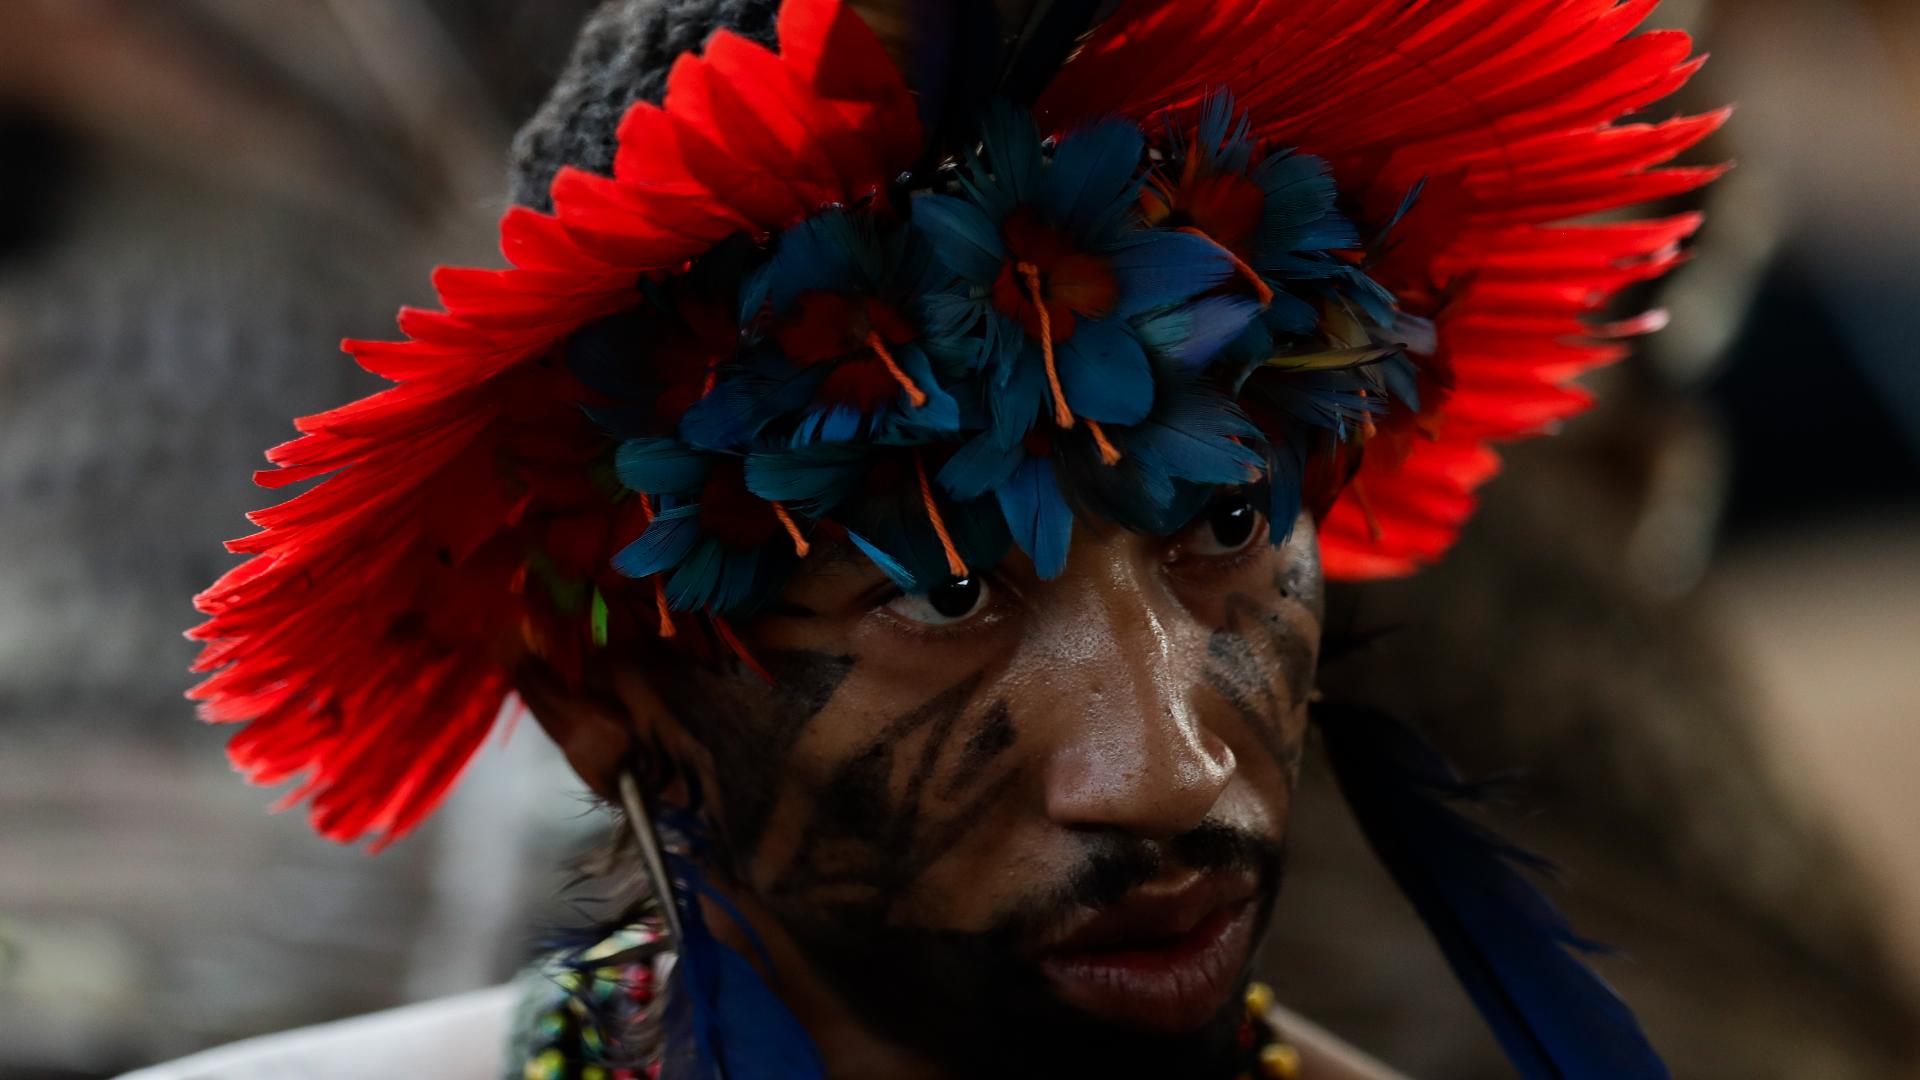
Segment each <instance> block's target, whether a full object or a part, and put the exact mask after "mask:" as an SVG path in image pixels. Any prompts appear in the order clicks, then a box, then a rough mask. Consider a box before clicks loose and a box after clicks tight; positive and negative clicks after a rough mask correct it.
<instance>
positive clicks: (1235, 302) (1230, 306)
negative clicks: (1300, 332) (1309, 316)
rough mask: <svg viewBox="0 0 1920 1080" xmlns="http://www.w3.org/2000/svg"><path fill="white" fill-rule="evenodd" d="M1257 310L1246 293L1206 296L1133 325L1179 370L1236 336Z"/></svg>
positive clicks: (1196, 365) (1202, 362) (1200, 362)
mask: <svg viewBox="0 0 1920 1080" xmlns="http://www.w3.org/2000/svg"><path fill="white" fill-rule="evenodd" d="M1284 295H1285V294H1282V293H1275V294H1274V300H1275V301H1276V302H1279V301H1280V300H1281V298H1282V296H1284ZM1287 299H1288V300H1291V299H1292V298H1291V297H1287ZM1294 302H1295V303H1298V301H1294ZM1260 314H1261V311H1260V305H1259V304H1256V303H1254V302H1253V301H1252V300H1249V299H1247V298H1246V297H1243V296H1208V297H1203V298H1201V299H1199V300H1196V301H1194V302H1193V303H1191V304H1186V305H1183V306H1181V307H1177V308H1173V309H1170V310H1168V311H1165V312H1161V313H1158V314H1155V315H1151V316H1148V317H1146V318H1142V319H1139V320H1136V322H1135V323H1134V328H1135V331H1136V332H1137V333H1138V334H1139V335H1140V337H1141V339H1142V340H1144V341H1145V342H1146V343H1147V345H1148V346H1150V347H1151V348H1153V350H1154V351H1155V352H1157V353H1159V354H1160V355H1162V356H1166V357H1170V358H1172V359H1174V360H1177V361H1179V362H1180V364H1179V366H1180V368H1181V370H1182V371H1185V372H1192V371H1198V370H1199V369H1200V368H1202V367H1205V366H1206V364H1207V362H1208V361H1210V360H1212V359H1213V358H1214V357H1215V356H1217V355H1219V354H1220V351H1221V350H1222V349H1225V348H1226V347H1227V346H1228V345H1229V344H1232V343H1233V342H1234V341H1235V340H1236V339H1238V338H1239V337H1240V335H1241V334H1243V333H1245V332H1246V329H1247V326H1248V324H1250V323H1251V322H1253V321H1254V319H1256V318H1257V317H1259V316H1260ZM1308 326H1309V328H1311V326H1312V323H1309V324H1308Z"/></svg>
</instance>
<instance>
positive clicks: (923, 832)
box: [658, 526, 1318, 1080]
mask: <svg viewBox="0 0 1920 1080" xmlns="http://www.w3.org/2000/svg"><path fill="white" fill-rule="evenodd" d="M1300 532H1301V533H1302V534H1303V538H1301V539H1297V540H1296V541H1295V542H1294V543H1293V544H1292V545H1291V546H1290V547H1289V548H1287V549H1284V550H1277V551H1276V550H1274V549H1270V548H1266V547H1263V546H1254V547H1251V548H1246V549H1245V550H1235V551H1231V552H1228V553H1226V554H1225V555H1223V556H1221V557H1217V558H1215V557H1199V556H1193V557H1189V556H1188V555H1186V554H1184V553H1182V554H1178V555H1170V554H1168V552H1169V551H1171V550H1173V546H1172V545H1171V544H1170V543H1169V542H1168V541H1158V540H1153V539H1151V538H1143V537H1140V536H1138V535H1135V534H1126V533H1118V532H1117V533H1115V534H1113V535H1112V536H1111V537H1108V538H1104V539H1102V540H1101V541H1099V542H1098V543H1099V546H1098V547H1097V548H1096V545H1095V544H1094V543H1093V542H1090V543H1089V544H1088V545H1086V546H1085V547H1083V548H1082V549H1081V551H1082V555H1081V556H1079V558H1083V559H1087V560H1088V561H1087V562H1085V563H1075V564H1074V565H1073V566H1071V567H1070V568H1069V570H1068V572H1067V574H1066V575H1065V576H1064V577H1062V578H1061V579H1058V580H1056V581H1052V582H1045V583H1042V582H1039V581H1037V580H1035V579H1029V578H1021V577H1019V576H1017V574H1013V575H1012V576H1009V574H1010V572H1009V571H1007V570H1006V568H1004V567H1003V568H1000V569H997V570H995V571H994V572H993V575H992V577H993V582H992V585H991V588H992V590H993V596H994V599H993V601H992V602H991V603H987V604H983V605H981V610H980V612H979V613H978V614H976V615H969V616H967V617H963V618H958V619H955V620H952V621H951V622H950V623H943V624H942V625H939V626H934V627H927V626H920V625H914V626H911V627H907V626H903V625H901V622H900V619H899V617H898V616H896V615H894V614H893V613H892V609H893V608H894V607H895V606H897V605H894V604H892V603H891V601H890V600H889V599H888V597H889V595H891V594H889V593H888V592H887V591H886V590H885V589H884V588H880V589H878V590H876V588H875V587H874V585H873V584H872V583H871V581H870V580H869V579H868V578H867V577H866V576H865V574H864V572H863V571H862V570H861V568H860V567H858V566H857V565H856V566H855V567H853V568H852V569H851V570H849V569H848V568H846V567H837V568H836V567H820V568H818V570H819V572H817V573H815V574H813V575H811V576H809V575H803V581H802V583H801V587H800V589H799V590H798V591H797V592H795V593H792V594H790V595H789V596H788V597H785V598H783V606H782V607H780V608H779V609H778V610H777V611H776V612H775V613H774V614H773V615H772V616H770V618H769V619H768V620H767V621H765V622H763V623H758V624H755V625H754V626H753V627H752V628H751V630H752V633H753V634H754V638H753V649H754V652H755V654H756V655H757V656H758V657H759V658H760V659H761V661H762V662H763V663H764V665H765V666H766V667H767V668H768V669H769V671H770V672H771V673H772V674H773V676H774V679H775V683H774V685H771V686H769V685H768V684H767V683H766V682H765V681H764V680H761V679H760V678H759V677H758V676H756V675H753V674H752V673H751V672H749V671H746V670H745V669H739V670H732V667H737V665H732V666H731V667H720V668H716V669H713V670H708V671H702V672H689V671H687V670H684V669H675V670H672V671H666V672H660V673H658V677H659V679H660V681H661V684H662V686H663V689H664V691H665V695H664V696H666V697H667V698H668V704H669V707H670V709H671V710H672V711H673V712H674V713H676V714H677V715H678V716H680V717H682V718H683V719H684V724H685V726H686V728H687V730H688V731H689V732H690V733H691V734H692V735H693V737H694V738H695V739H696V740H697V741H698V742H699V743H701V744H702V745H703V746H704V747H705V748H706V750H707V751H708V752H709V754H710V756H711V759H712V760H711V765H712V772H713V779H712V785H711V786H712V789H713V790H712V792H711V795H710V798H709V808H708V812H709V816H710V817H711V818H712V819H713V822H714V826H715V831H716V832H717V833H720V834H723V835H724V839H725V844H724V845H716V846H717V847H719V848H720V850H719V851H717V852H716V859H719V858H722V857H724V859H725V860H726V861H727V869H728V875H727V877H728V878H729V880H726V881H718V882H717V883H718V884H720V885H721V886H722V887H723V889H724V890H725V891H728V892H731V893H733V894H734V896H735V897H736V898H739V899H741V900H743V901H749V902H750V903H748V904H747V905H746V906H747V908H748V910H749V914H750V917H751V918H752V919H754V920H758V921H759V929H760V930H761V932H762V933H768V934H772V933H777V936H778V937H779V938H780V939H781V940H782V941H784V942H786V945H784V946H783V948H784V949H785V950H786V951H785V952H784V954H783V955H784V956H785V957H786V959H785V960H784V961H782V963H784V964H792V965H799V966H801V967H804V968H805V969H807V970H808V973H809V974H808V975H807V979H808V981H809V985H812V986H814V987H815V988H816V991H815V992H821V993H829V994H830V995H831V997H832V998H834V999H836V1000H837V1001H838V1002H839V1005H838V1006H837V1009H838V1012H836V1013H834V1015H836V1016H844V1017H849V1018H851V1019H852V1020H853V1021H854V1022H856V1023H857V1024H858V1025H859V1027H860V1029H861V1030H863V1031H866V1032H869V1033H870V1034H869V1036H868V1037H871V1038H875V1039H878V1040H880V1041H882V1042H886V1043H891V1044H893V1045H894V1046H896V1047H903V1048H906V1049H907V1051H909V1052H910V1053H913V1054H917V1055H924V1056H925V1057H926V1058H928V1059H930V1060H932V1061H935V1062H938V1063H940V1064H942V1065H944V1066H948V1067H949V1068H951V1069H952V1070H954V1071H956V1072H958V1073H960V1074H963V1075H993V1076H1028V1075H1032V1076H1042V1075H1044V1076H1049V1077H1056V1076H1061V1075H1095V1074H1097V1075H1102V1076H1121V1077H1124V1076H1135V1075H1138V1076H1152V1077H1154V1078H1155V1080H1160V1078H1162V1077H1165V1076H1169V1075H1175V1076H1184V1077H1211V1076H1212V1075H1215V1074H1218V1075H1220V1076H1223V1077H1225V1076H1231V1075H1234V1074H1235V1073H1236V1072H1237V1071H1238V1069H1239V1068H1240V1067H1244V1064H1245V1062H1244V1059H1243V1055H1242V1054H1241V1053H1240V1048H1239V1047H1238V1046H1237V1045H1236V1043H1235V1034H1236V1032H1237V1029H1238V1025H1239V1021H1240V1019H1241V1017H1242V1015H1243V1011H1242V1009H1241V1006H1240V1005H1239V1002H1238V995H1237V994H1236V993H1234V992H1233V991H1234V989H1235V988H1237V987H1238V986H1240V985H1241V984H1242V983H1243V982H1244V980H1245V978H1246V977H1247V972H1246V970H1244V969H1245V965H1246V964H1247V963H1249V959H1248V958H1249V956H1250V955H1251V953H1252V946H1253V944H1254V943H1255V942H1256V941H1257V937H1258V934H1259V933H1260V932H1261V931H1263V930H1264V927H1265V922H1266V919H1267V916H1268V912H1269V911H1270V910H1271V906H1272V904H1273V901H1274V896H1275V892H1276V890H1277V888H1278V884H1279V879H1280V872H1281V865H1282V862H1283V847H1282V837H1283V836H1284V824H1285V819H1286V811H1287V806H1288V804H1289V802H1290V798H1291V787H1292V782H1293V777H1294V774H1295V772H1296V771H1297V768H1298V761H1299V753H1300V736H1301V728H1302V727H1303V715H1304V710H1303V708H1302V707H1301V706H1302V703H1303V702H1304V700H1305V698H1306V695H1307V693H1308V690H1309V688H1310V686H1311V669H1312V665H1313V660H1314V656H1315V653H1316V644H1317V637H1318V620H1317V616H1316V614H1315V609H1316V608H1317V605H1318V601H1317V580H1316V579H1317V567H1316V566H1315V565H1314V563H1313V560H1312V558H1311V556H1310V554H1303V553H1307V552H1310V551H1311V539H1310V537H1311V528H1310V526H1307V527H1304V528H1303V529H1302V530H1300ZM1216 546H1217V545H1216ZM1095 551H1098V552H1100V556H1098V557H1100V558H1104V559H1105V560H1106V561H1094V560H1095V559H1096V556H1095V555H1094V554H1093V553H1094V552H1095ZM881 584H882V585H884V582H882V583H881ZM856 658H857V659H856ZM1143 754H1144V755H1146V756H1142V755H1143ZM1236 762H1237V763H1238V764H1236ZM1136 766H1137V768H1136ZM1114 783H1117V784H1119V785H1120V787H1119V788H1116V787H1113V786H1111V785H1112V784H1114ZM1062 785H1065V786H1062ZM1164 785H1173V786H1164ZM1123 789H1124V791H1123V793H1121V792H1122V790H1123ZM1174 825H1177V828H1168V827H1167V826H1174ZM1185 883H1198V884H1197V885H1195V886H1194V888H1193V890H1192V891H1193V892H1194V893H1195V895H1200V896H1202V897H1203V899H1204V900H1205V901H1206V903H1207V904H1208V905H1210V906H1208V907H1206V908H1205V910H1204V911H1201V912H1199V913H1197V914H1191V915H1189V914H1188V913H1186V909H1185V908H1182V914H1180V915H1178V916H1177V917H1176V916H1165V913H1164V912H1163V911H1161V910H1160V909H1159V908H1155V907H1154V905H1155V904H1160V906H1161V907H1162V908H1164V907H1165V906H1166V904H1165V903H1163V901H1165V900H1166V897H1167V896H1168V895H1169V894H1170V893H1172V892H1177V891H1178V890H1179V889H1182V888H1186V887H1187V885H1186V884H1185ZM1229 894H1230V895H1229ZM1142 897H1147V898H1148V900H1146V901H1143V900H1142ZM1143 905H1144V908H1143ZM1142 910H1145V911H1146V914H1145V915H1141V914H1140V913H1141V911H1142ZM1136 916H1139V917H1137V918H1136ZM1115 919H1117V920H1118V924H1119V925H1120V927H1121V929H1120V930H1119V931H1115V932H1116V933H1118V934H1120V935H1121V938H1122V939H1123V940H1122V941H1121V942H1120V943H1119V944H1117V945H1113V946H1111V948H1110V947H1109V946H1108V945H1107V943H1106V942H1105V941H1104V940H1101V941H1095V942H1093V943H1091V944H1090V943H1089V941H1088V940H1086V939H1084V937H1083V935H1085V934H1087V933H1089V931H1087V929H1086V928H1087V927H1088V926H1089V925H1092V926H1104V925H1106V924H1107V923H1109V922H1112V921H1113V920H1115ZM1229 919H1230V921H1231V924H1232V926H1233V927H1234V932H1233V933H1231V934H1229V933H1226V932H1224V931H1223V932H1221V933H1219V934H1217V935H1214V936H1211V937H1210V936H1208V935H1209V933H1211V931H1209V930H1207V928H1208V927H1212V926H1214V925H1216V924H1217V923H1221V922H1222V920H1229ZM1136 924H1138V925H1136ZM1093 937H1095V938H1098V937H1100V935H1099V934H1098V933H1095V934H1093ZM1185 941H1198V942H1201V943H1202V944H1203V945H1206V943H1208V942H1218V943H1220V944H1219V945H1218V947H1214V946H1213V945H1206V947H1205V948H1200V947H1199V946H1196V947H1195V949H1194V950H1190V951H1191V952H1193V953H1194V955H1201V954H1204V957H1205V962H1204V963H1202V961H1201V960H1198V959H1193V958H1192V957H1191V956H1189V955H1188V953H1187V952H1182V951H1181V947H1176V946H1177V943H1179V942H1185ZM1109 951H1118V952H1123V953H1128V954H1129V955H1131V951H1140V952H1141V954H1142V955H1152V956H1155V957H1159V956H1161V955H1162V954H1165V955H1167V956H1169V957H1172V959H1169V960H1167V961H1166V964H1167V965H1170V966H1166V967H1164V968H1162V969H1160V970H1164V971H1167V972H1186V973H1188V975H1192V974H1193V973H1194V972H1200V973H1201V974H1203V975H1204V978H1199V977H1197V976H1196V977H1194V978H1188V976H1187V975H1182V976H1180V978H1183V979H1187V981H1189V982H1194V981H1197V982H1198V983H1199V985H1200V989H1198V990H1194V991H1193V992H1190V993H1184V996H1182V994H1181V993H1174V995H1173V997H1171V998H1168V999H1167V1000H1168V1002H1169V1005H1168V1012H1169V1014H1170V1015H1169V1016H1159V1015H1143V1014H1141V1013H1140V1009H1141V1008H1145V1007H1147V1006H1145V1005H1142V1002H1146V1003H1147V1004H1148V1005H1151V1004H1152V1003H1154V1002H1157V1001H1159V1000H1161V998H1160V997H1157V996H1156V994H1159V991H1157V990H1153V989H1151V988H1149V989H1148V990H1146V991H1142V992H1139V993H1135V992H1134V991H1133V990H1126V991H1124V992H1122V993H1120V995H1119V999H1118V1000H1119V1002H1120V1003H1119V1005H1118V1006H1115V1005H1114V1004H1113V1001H1112V1000H1108V999H1111V998H1112V995H1106V997H1104V998H1103V997H1102V996H1101V994H1100V993H1099V992H1097V991H1098V990H1099V988H1098V986H1095V987H1094V991H1095V992H1094V993H1093V995H1092V1002H1091V1004H1089V999H1088V997H1087V994H1085V993H1083V992H1082V991H1085V990H1086V989H1087V986H1086V985H1085V983H1086V980H1085V979H1084V978H1082V979H1081V980H1080V981H1079V982H1075V981H1073V979H1071V978H1069V979H1067V981H1065V982H1063V981H1062V979H1063V976H1062V974H1061V971H1062V968H1061V966H1060V965H1062V964H1067V965H1069V967H1071V966H1072V965H1074V964H1080V963H1081V962H1082V961H1084V960H1086V958H1087V957H1093V960H1092V963H1093V965H1094V967H1095V968H1098V967H1099V965H1100V964H1101V963H1105V962H1106V961H1105V960H1104V959H1102V958H1103V957H1105V956H1106V955H1107V953H1108V952H1109ZM1154 962H1155V963H1159V962H1160V961H1158V960H1155V961H1154ZM775 975H776V980H777V979H778V976H779V972H778V971H776V972H775ZM1169 977H1171V976H1169ZM1097 981H1098V980H1095V982H1097ZM1149 981H1150V980H1149ZM1165 981H1166V980H1165V979H1162V982H1163V983H1164V982H1165ZM1176 981H1177V980H1176ZM1129 995H1131V996H1129ZM1129 1010H1132V1011H1131V1012H1129Z"/></svg>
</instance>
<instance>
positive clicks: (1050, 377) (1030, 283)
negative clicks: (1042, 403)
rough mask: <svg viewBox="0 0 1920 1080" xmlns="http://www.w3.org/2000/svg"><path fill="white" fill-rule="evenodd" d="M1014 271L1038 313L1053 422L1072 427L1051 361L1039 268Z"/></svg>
mask: <svg viewBox="0 0 1920 1080" xmlns="http://www.w3.org/2000/svg"><path fill="white" fill-rule="evenodd" d="M1013 268H1014V270H1015V271H1016V272H1018V273H1019V274H1020V276H1021V277H1023V278H1026V279H1027V296H1028V297H1029V298H1031V299H1032V300H1033V309H1034V310H1035V311H1037V312H1039V313H1040V355H1042V356H1044V357H1046V359H1047V387H1048V388H1049V389H1050V390H1052V391H1053V422H1054V423H1055V424H1058V425H1059V426H1061V427H1063V428H1070V427H1072V426H1073V410H1071V409H1069V408H1067V392H1066V391H1065V390H1064V389H1062V388H1061V386H1060V368H1059V367H1058V365H1056V364H1055V363H1054V360H1053V316H1052V315H1050V314H1048V313H1047V301H1046V297H1044V296H1042V295H1041V291H1040V268H1039V267H1037V266H1035V265H1033V264H1032V263H1030V262H1022V263H1015V264H1014V267H1013Z"/></svg>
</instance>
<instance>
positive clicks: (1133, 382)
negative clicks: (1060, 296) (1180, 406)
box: [1041, 319, 1153, 424]
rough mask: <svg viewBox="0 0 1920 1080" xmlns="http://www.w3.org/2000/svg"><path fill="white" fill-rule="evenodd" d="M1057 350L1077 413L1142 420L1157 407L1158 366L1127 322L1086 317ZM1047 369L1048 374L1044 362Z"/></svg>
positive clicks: (1063, 383)
mask: <svg viewBox="0 0 1920 1080" xmlns="http://www.w3.org/2000/svg"><path fill="white" fill-rule="evenodd" d="M1054 351H1055V353H1056V354H1057V359H1058V361H1059V369H1060V386H1061V389H1062V390H1063V391H1065V393H1066V395H1067V406H1068V407H1069V408H1071V409H1072V410H1073V412H1074V415H1076V416H1084V417H1086V418H1087V419H1089V420H1098V421H1099V422H1101V423H1103V424H1137V423H1139V422H1140V421H1141V420H1142V419H1143V418H1145V417H1146V415H1147V413H1148V412H1149V411H1151V410H1152V408H1153V366H1152V365H1151V364H1149V363H1147V353H1146V350H1145V349H1143V348H1141V347H1140V342H1139V341H1138V340H1137V339H1135V338H1134V336H1133V335H1132V334H1130V333H1128V332H1127V329H1126V327H1125V326H1123V325H1121V324H1120V323H1118V322H1115V321H1113V320H1102V321H1095V320H1092V319H1087V320H1084V321H1082V322H1081V323H1079V325H1078V328H1077V329H1075V330H1074V333H1073V336H1072V337H1070V338H1068V339H1067V340H1065V341H1063V342H1061V343H1060V344H1058V345H1056V346H1054ZM1041 370H1042V373H1043V374H1044V373H1045V367H1044V365H1043V366H1042V369H1041Z"/></svg>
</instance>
